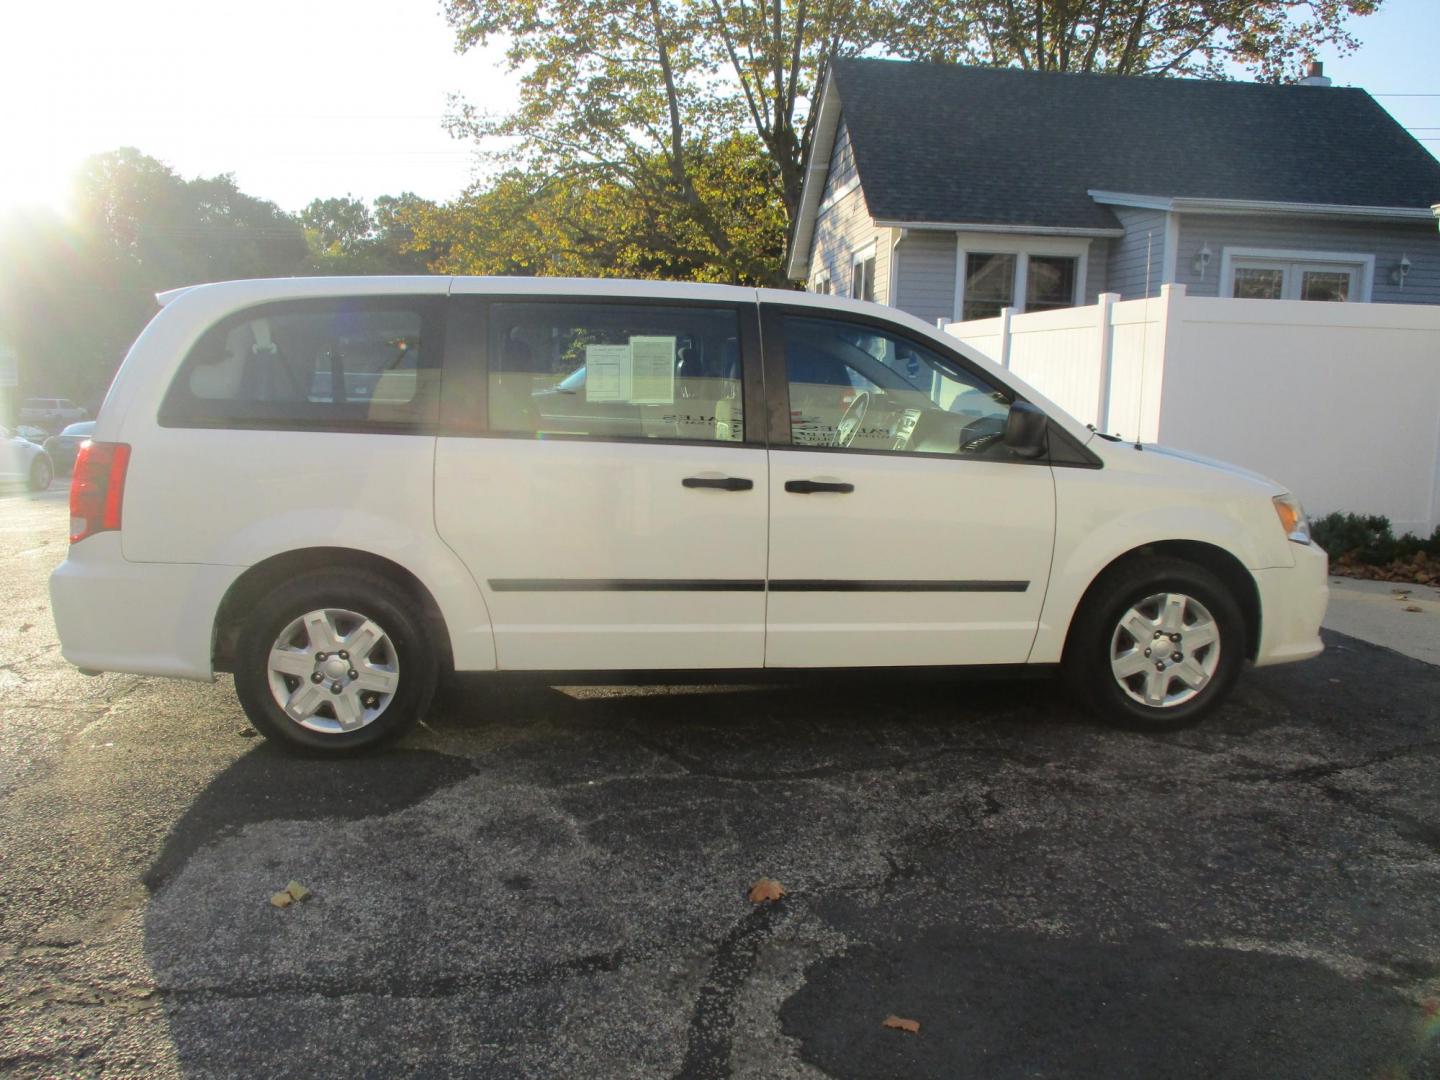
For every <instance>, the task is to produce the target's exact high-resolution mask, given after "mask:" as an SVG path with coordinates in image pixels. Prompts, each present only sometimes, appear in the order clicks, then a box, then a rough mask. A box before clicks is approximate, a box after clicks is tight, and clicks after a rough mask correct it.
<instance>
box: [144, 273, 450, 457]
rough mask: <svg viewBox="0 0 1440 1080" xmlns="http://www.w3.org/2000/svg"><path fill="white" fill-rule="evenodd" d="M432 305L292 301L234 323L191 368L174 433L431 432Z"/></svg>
mask: <svg viewBox="0 0 1440 1080" xmlns="http://www.w3.org/2000/svg"><path fill="white" fill-rule="evenodd" d="M438 312H439V309H438V305H437V304H436V303H434V302H433V301H431V300H430V299H428V298H416V299H391V298H382V299H372V298H366V299H348V300H325V301H308V300H307V301H295V302H288V303H280V304H269V305H266V306H264V307H260V308H253V309H251V310H249V311H246V312H243V313H241V314H239V315H235V316H231V317H230V318H228V319H225V320H224V321H222V322H220V323H219V324H217V325H216V326H214V327H212V328H211V329H210V330H209V331H207V332H206V334H205V336H204V337H202V338H201V339H200V341H199V343H198V344H196V346H195V347H194V348H193V349H192V350H191V351H190V355H189V356H187V357H186V358H185V363H184V364H183V365H182V366H181V368H180V371H179V372H178V374H177V375H176V377H175V381H174V382H173V383H172V384H171V386H170V391H169V393H168V394H167V395H166V397H165V402H164V404H163V405H162V406H161V410H160V422H161V423H162V424H164V425H167V426H172V427H190V426H194V427H261V428H265V427H273V428H283V429H304V428H318V429H322V430H324V429H338V430H365V429H378V430H387V429H394V430H401V431H404V430H414V429H417V428H419V427H422V426H426V425H429V424H432V423H433V421H434V418H435V412H436V403H437V400H438V391H439V374H440V373H439V366H438V365H439V356H440V354H441V348H440V346H441V342H440V341H439V337H440V333H441V331H440V323H439V314H438Z"/></svg>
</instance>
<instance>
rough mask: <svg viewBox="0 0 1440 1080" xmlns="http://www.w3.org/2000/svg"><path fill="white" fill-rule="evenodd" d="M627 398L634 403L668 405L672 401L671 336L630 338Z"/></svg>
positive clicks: (673, 348)
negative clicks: (629, 379)
mask: <svg viewBox="0 0 1440 1080" xmlns="http://www.w3.org/2000/svg"><path fill="white" fill-rule="evenodd" d="M630 362H631V372H632V380H631V387H630V400H631V401H633V402H634V403H635V404H637V405H670V404H672V403H673V402H674V401H675V339H674V338H673V337H632V338H631V339H630Z"/></svg>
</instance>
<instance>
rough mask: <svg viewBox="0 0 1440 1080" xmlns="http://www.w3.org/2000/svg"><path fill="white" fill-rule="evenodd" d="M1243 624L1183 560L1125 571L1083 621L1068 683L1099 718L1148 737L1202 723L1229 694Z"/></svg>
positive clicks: (1231, 604) (1071, 650) (1092, 601)
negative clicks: (1152, 734)
mask: <svg viewBox="0 0 1440 1080" xmlns="http://www.w3.org/2000/svg"><path fill="white" fill-rule="evenodd" d="M1245 653H1246V642H1245V620H1244V618H1243V616H1242V615H1241V613H1240V608H1239V605H1238V604H1237V603H1236V601H1235V599H1234V597H1233V596H1232V595H1231V594H1230V592H1229V591H1228V590H1227V589H1226V587H1225V584H1224V583H1223V582H1222V581H1221V580H1220V579H1219V578H1218V577H1216V576H1215V575H1214V574H1212V573H1211V572H1210V571H1209V570H1206V569H1205V568H1204V567H1202V566H1197V565H1196V564H1194V563H1190V562H1185V561H1183V560H1180V559H1151V560H1145V561H1143V562H1142V561H1136V562H1132V563H1129V564H1122V565H1121V566H1120V567H1117V568H1116V569H1115V570H1113V571H1111V572H1109V573H1107V575H1106V576H1105V578H1104V579H1102V580H1101V581H1098V582H1097V583H1096V585H1095V588H1094V589H1093V590H1092V593H1091V595H1090V597H1089V599H1088V600H1087V604H1086V608H1085V610H1084V611H1082V612H1081V613H1080V615H1079V616H1078V617H1077V620H1076V625H1075V627H1074V628H1073V631H1072V634H1071V639H1070V642H1069V645H1068V647H1067V649H1066V655H1065V669H1066V676H1067V678H1068V681H1069V682H1070V684H1071V686H1072V688H1073V689H1074V690H1075V691H1076V692H1077V694H1078V696H1079V697H1080V699H1081V701H1082V703H1084V704H1085V705H1086V706H1087V707H1088V708H1089V709H1090V710H1091V711H1092V712H1094V713H1096V714H1097V715H1098V716H1100V717H1101V718H1102V719H1105V720H1109V721H1111V722H1114V723H1117V724H1119V725H1121V726H1124V727H1130V728H1134V729H1137V730H1145V731H1171V730H1175V729H1177V728H1181V727H1185V726H1187V725H1189V724H1192V723H1194V722H1196V721H1197V720H1199V719H1200V718H1201V717H1202V716H1203V715H1204V714H1205V713H1207V712H1209V711H1210V710H1211V709H1213V708H1214V707H1215V706H1217V705H1218V704H1220V702H1221V700H1222V699H1223V698H1224V697H1225V696H1226V695H1227V694H1229V692H1230V690H1231V688H1232V687H1233V685H1234V683H1235V679H1236V677H1237V676H1238V675H1239V673H1240V669H1241V666H1242V664H1243V661H1244V657H1245Z"/></svg>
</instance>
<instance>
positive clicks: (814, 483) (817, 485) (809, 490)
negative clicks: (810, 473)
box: [785, 480, 855, 495]
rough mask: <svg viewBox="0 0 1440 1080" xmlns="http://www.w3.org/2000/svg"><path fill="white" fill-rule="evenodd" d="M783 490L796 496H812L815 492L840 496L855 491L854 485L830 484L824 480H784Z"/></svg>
mask: <svg viewBox="0 0 1440 1080" xmlns="http://www.w3.org/2000/svg"><path fill="white" fill-rule="evenodd" d="M785 490H786V491H792V492H794V493H795V494H796V495H813V494H815V493H816V492H817V491H834V492H836V493H838V494H840V495H849V494H850V492H852V491H854V490H855V485H854V484H839V483H835V484H832V483H830V482H828V481H825V480H786V481H785Z"/></svg>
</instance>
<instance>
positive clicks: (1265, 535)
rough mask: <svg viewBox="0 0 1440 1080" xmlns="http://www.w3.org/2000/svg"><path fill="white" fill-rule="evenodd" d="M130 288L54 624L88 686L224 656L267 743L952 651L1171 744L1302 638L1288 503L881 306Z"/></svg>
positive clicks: (356, 735)
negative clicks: (464, 692)
mask: <svg viewBox="0 0 1440 1080" xmlns="http://www.w3.org/2000/svg"><path fill="white" fill-rule="evenodd" d="M160 299H161V302H162V310H161V311H160V313H159V314H158V315H157V316H156V317H155V318H154V320H153V321H152V322H151V323H150V325H149V326H148V327H147V328H146V329H145V330H144V332H143V333H142V334H141V335H140V337H139V339H138V340H137V341H136V342H135V345H134V346H133V348H132V349H131V350H130V353H129V355H128V356H127V357H126V359H125V362H124V364H123V365H122V367H121V369H120V372H119V374H118V375H117V376H116V378H115V382H114V385H113V386H112V387H111V390H110V393H109V396H108V397H107V398H106V400H105V404H104V407H103V408H102V409H101V411H100V414H99V418H98V420H97V421H96V427H95V433H94V438H93V441H91V442H90V443H89V444H88V445H86V446H85V447H84V448H83V449H82V450H81V453H80V455H79V460H78V461H77V463H76V467H75V473H74V482H73V486H72V489H71V495H70V498H71V547H70V551H69V556H68V558H67V559H66V561H65V562H64V564H63V565H62V566H61V567H60V568H59V569H58V570H57V571H56V572H55V574H54V577H53V578H52V580H51V592H52V600H53V606H54V611H55V621H56V624H57V626H58V627H59V631H60V637H61V641H62V646H63V651H64V655H65V656H66V658H67V659H69V660H70V661H71V662H72V663H74V664H76V665H78V666H79V667H80V668H82V669H85V670H88V671H122V672H135V673H139V674H145V675H165V676H176V677H180V678H189V679H207V680H208V679H211V678H213V676H214V674H215V673H216V672H217V671H228V672H233V673H234V680H235V689H236V692H237V694H238V696H239V698H240V701H241V703H242V704H243V706H244V708H245V711H246V713H247V714H248V715H249V716H250V718H251V719H252V721H253V722H254V724H255V726H256V728H258V729H259V730H260V731H262V732H264V733H265V734H266V735H267V736H270V737H273V738H278V739H281V740H285V741H288V742H290V743H294V744H299V745H301V746H304V747H308V748H312V749H324V750H336V751H340V750H351V749H356V748H359V747H363V746H368V745H372V744H375V743H378V742H380V741H382V740H385V739H389V738H392V737H394V736H396V735H398V734H399V733H400V732H402V731H404V730H405V729H406V727H407V726H409V725H410V724H412V723H413V722H414V721H415V720H416V719H417V718H418V717H420V716H421V715H423V713H424V712H425V710H426V708H427V707H428V705H429V703H430V701H431V697H432V694H433V692H434V689H435V686H436V684H437V680H438V679H439V678H440V677H441V676H442V674H444V673H446V672H448V671H462V672H469V671H541V672H557V673H558V672H560V671H565V672H568V673H571V677H574V676H575V675H576V673H589V675H590V676H592V677H595V678H597V679H598V678H599V677H600V675H601V673H610V674H611V676H612V677H614V675H615V673H617V672H635V671H652V672H669V673H671V674H670V677H673V678H676V679H678V678H680V677H681V676H680V674H679V673H681V672H688V673H692V674H693V673H695V672H697V671H704V672H710V673H713V675H714V676H715V677H716V678H717V679H718V678H719V677H721V673H722V672H731V673H734V672H737V671H742V672H743V671H753V670H755V669H802V668H803V669H823V668H850V669H853V668H864V667H875V668H880V667H898V666H903V667H910V668H922V667H934V666H946V667H949V666H970V665H983V666H986V667H996V666H1002V667H1006V666H1011V665H1014V666H1017V667H1018V666H1028V667H1030V668H1035V669H1044V668H1056V669H1058V670H1060V671H1061V672H1063V674H1064V676H1065V677H1066V679H1067V680H1068V682H1069V684H1070V686H1071V687H1072V689H1073V691H1074V693H1075V694H1076V695H1078V697H1079V698H1080V699H1081V700H1082V701H1083V702H1084V704H1085V705H1087V706H1088V707H1089V708H1090V709H1091V710H1092V711H1095V712H1097V713H1099V714H1100V715H1102V716H1105V717H1108V718H1110V719H1112V720H1114V721H1117V722H1120V723H1124V724H1128V725H1130V726H1138V727H1142V728H1148V729H1168V728H1173V727H1177V726H1179V725H1181V724H1185V723H1188V722H1191V721H1194V720H1196V719H1198V718H1199V717H1200V716H1201V715H1202V714H1203V713H1205V712H1207V711H1209V710H1210V709H1211V708H1213V707H1214V706H1215V705H1216V704H1218V703H1219V702H1220V701H1221V699H1222V698H1223V697H1224V696H1225V695H1226V693H1227V692H1228V691H1229V690H1230V688H1231V687H1232V685H1233V684H1234V682H1235V680H1236V677H1237V676H1238V675H1239V673H1240V671H1241V669H1242V667H1244V666H1245V664H1246V663H1247V662H1249V663H1253V664H1255V665H1265V664H1275V663H1281V662H1284V661H1289V660H1300V659H1304V658H1306V657H1310V656H1314V655H1315V654H1316V653H1318V652H1319V651H1320V649H1321V643H1320V639H1319V636H1318V630H1319V625H1320V620H1321V617H1322V615H1323V613H1324V608H1325V603H1326V597H1327V586H1326V569H1327V567H1326V559H1325V555H1324V553H1323V552H1322V551H1320V550H1318V549H1317V548H1316V547H1314V546H1312V545H1311V543H1310V538H1309V534H1308V527H1307V525H1306V521H1305V518H1304V516H1303V514H1302V512H1301V509H1300V505H1299V503H1298V502H1297V501H1296V500H1295V499H1294V498H1293V497H1292V496H1291V495H1290V494H1289V493H1288V492H1287V491H1286V490H1285V489H1284V488H1283V487H1281V486H1280V485H1278V484H1275V483H1273V482H1271V481H1269V480H1266V479H1264V478H1263V477H1260V476H1256V475H1253V474H1250V473H1246V472H1243V471H1240V470H1237V469H1233V468H1228V467H1225V466H1223V465H1219V464H1217V463H1211V462H1206V461H1202V460H1198V459H1195V458H1192V457H1188V456H1186V455H1183V454H1179V453H1175V452H1170V451H1166V450H1162V449H1160V448H1158V447H1154V446H1144V447H1141V446H1137V445H1131V444H1129V443H1126V442H1120V441H1117V440H1115V439H1113V438H1110V437H1107V436H1104V435H1101V434H1098V433H1096V432H1094V431H1092V430H1089V429H1087V427H1085V426H1084V425H1081V424H1079V423H1077V422H1076V421H1075V420H1074V419H1072V418H1071V417H1069V416H1067V415H1066V414H1065V413H1064V412H1063V411H1062V410H1061V409H1059V408H1057V407H1056V406H1055V405H1054V404H1053V403H1051V402H1049V401H1047V400H1046V399H1045V398H1044V397H1042V396H1041V395H1040V394H1038V393H1036V392H1035V391H1034V390H1033V389H1031V388H1030V387H1028V386H1026V385H1024V384H1023V383H1022V382H1020V381H1019V380H1017V379H1015V378H1014V377H1012V376H1011V375H1010V374H1009V373H1008V372H1006V371H1003V370H1001V369H999V368H997V367H996V366H994V365H993V364H991V363H990V362H989V361H987V360H985V359H983V358H981V357H979V356H977V355H975V354H974V353H972V352H971V351H969V350H968V349H967V348H966V347H965V346H963V345H961V344H960V343H959V342H957V341H955V340H953V339H951V338H949V337H947V336H946V335H944V334H941V333H939V332H937V331H936V330H934V329H932V328H930V327H928V326H926V325H925V324H924V323H922V322H920V321H918V320H916V319H912V318H910V317H908V316H905V315H902V314H899V313H897V312H895V311H894V310H892V309H887V308H882V307H877V306H875V305H873V304H864V303H857V302H852V301H846V300H837V299H835V298H832V297H828V296H823V297H822V296H814V295H806V294H803V293H791V292H781V291H769V290H758V291H757V290H754V289H740V288H728V287H720V286H701V285H680V284H659V283H641V282H618V281H565V280H553V279H552V280H543V279H483V278H445V277H422V278H365V279H331V280H326V279H310V280H305V279H298V280H280V281H242V282H229V283H223V284H216V285H204V286H198V287H194V288H189V289H184V290H177V291H175V292H173V293H168V294H164V295H162V296H161V298H160ZM582 677H583V676H582Z"/></svg>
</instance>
